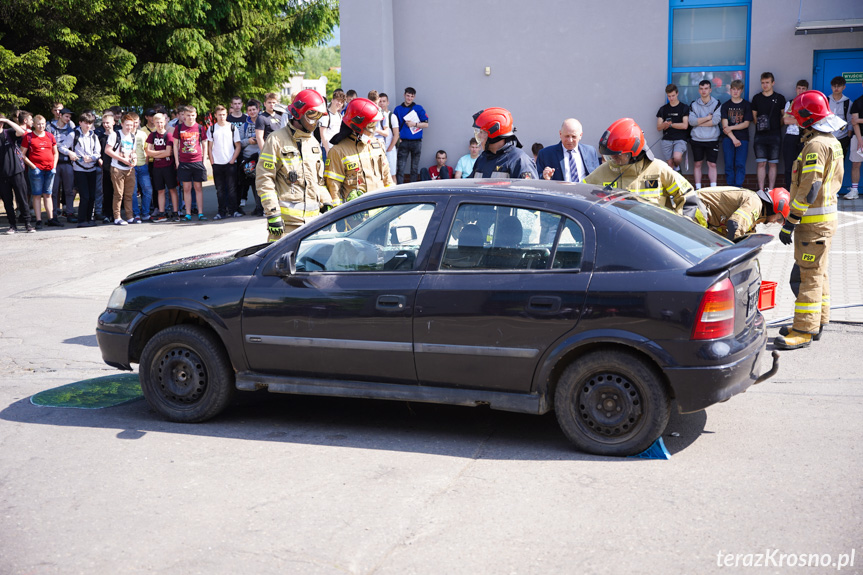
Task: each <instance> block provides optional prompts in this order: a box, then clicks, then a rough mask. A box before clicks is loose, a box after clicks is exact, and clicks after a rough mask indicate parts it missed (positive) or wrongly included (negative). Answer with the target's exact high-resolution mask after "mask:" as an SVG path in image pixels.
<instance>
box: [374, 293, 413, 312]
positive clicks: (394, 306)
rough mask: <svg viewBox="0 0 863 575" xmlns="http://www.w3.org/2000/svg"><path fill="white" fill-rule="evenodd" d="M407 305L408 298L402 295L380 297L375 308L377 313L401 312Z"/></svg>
mask: <svg viewBox="0 0 863 575" xmlns="http://www.w3.org/2000/svg"><path fill="white" fill-rule="evenodd" d="M407 305H408V298H406V297H405V296H403V295H381V296H378V302H377V305H376V306H375V307H376V308H377V309H378V311H401V310H403V309H405V307H407Z"/></svg>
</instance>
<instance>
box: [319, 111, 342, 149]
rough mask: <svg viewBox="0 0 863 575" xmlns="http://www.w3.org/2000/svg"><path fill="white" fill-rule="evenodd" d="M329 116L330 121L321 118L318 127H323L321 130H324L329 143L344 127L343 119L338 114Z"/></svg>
mask: <svg viewBox="0 0 863 575" xmlns="http://www.w3.org/2000/svg"><path fill="white" fill-rule="evenodd" d="M327 115H328V116H329V119H327V118H321V121H320V122H318V125H319V126H321V128H322V129H323V132H324V136H323V137H324V140H326V141H327V142H329V141H330V139H332V137H333V136H335V135H336V134H338V133H339V130H340V129H341V127H342V117H341V116H340V115H339V114H337V113H336V114H332V113H328V114H327ZM327 145H329V144H327Z"/></svg>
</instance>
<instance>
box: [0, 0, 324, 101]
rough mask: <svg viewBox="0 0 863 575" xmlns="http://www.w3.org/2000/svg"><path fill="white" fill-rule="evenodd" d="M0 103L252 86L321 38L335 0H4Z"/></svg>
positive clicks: (187, 96)
mask: <svg viewBox="0 0 863 575" xmlns="http://www.w3.org/2000/svg"><path fill="white" fill-rule="evenodd" d="M2 4H3V5H2V7H0V30H5V31H6V32H5V35H2V36H0V107H22V106H26V107H28V108H30V109H32V110H34V111H38V110H43V111H44V110H46V109H47V108H49V107H50V105H51V103H52V102H53V101H55V100H57V101H62V102H64V103H65V104H66V105H68V106H70V107H73V108H74V109H77V110H80V109H85V108H96V109H101V108H104V107H107V106H109V105H113V104H122V105H139V106H143V105H148V104H150V103H152V102H154V101H160V102H163V103H166V104H174V103H179V102H185V103H190V104H195V105H197V106H201V107H204V108H209V107H211V106H212V105H215V104H217V103H223V102H227V101H228V99H229V98H230V97H231V96H232V95H234V94H240V95H243V96H252V95H256V96H260V95H262V94H263V93H265V92H267V91H270V90H273V89H276V88H277V87H278V86H280V85H281V84H282V83H284V82H286V81H287V80H288V78H289V77H290V70H292V69H295V68H296V63H297V61H298V60H299V58H300V55H301V53H302V50H303V49H304V48H305V47H309V46H316V45H320V44H322V43H323V42H324V41H326V40H327V39H328V38H329V37H330V35H331V32H332V29H333V27H334V26H335V25H336V24H337V23H338V2H337V0H88V1H87V2H80V0H50V1H49V0H3V2H2Z"/></svg>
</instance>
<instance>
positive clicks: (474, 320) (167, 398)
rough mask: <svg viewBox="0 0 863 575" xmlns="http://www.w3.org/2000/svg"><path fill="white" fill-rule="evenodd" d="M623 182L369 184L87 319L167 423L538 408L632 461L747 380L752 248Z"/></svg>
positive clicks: (754, 364)
mask: <svg viewBox="0 0 863 575" xmlns="http://www.w3.org/2000/svg"><path fill="white" fill-rule="evenodd" d="M771 238H772V237H771V236H767V235H754V236H751V237H749V238H747V239H745V240H744V241H742V242H739V243H736V244H734V243H731V242H729V241H728V240H726V239H724V238H722V237H720V236H718V235H716V234H714V233H713V232H710V231H708V230H706V229H704V228H701V227H699V226H698V225H696V224H694V223H692V222H690V221H688V220H686V219H684V218H681V217H678V216H676V215H674V214H672V213H671V212H668V211H665V210H662V209H659V208H656V207H654V206H652V205H648V204H645V203H642V202H640V201H638V200H637V199H636V198H635V197H633V196H630V195H629V194H627V193H625V192H619V191H609V190H604V189H603V188H601V187H596V186H590V185H586V184H567V183H561V182H545V181H541V182H537V181H527V180H499V181H490V180H485V181H474V180H460V181H458V180H446V181H436V182H428V183H422V184H412V185H406V186H398V187H397V188H394V189H393V190H392V191H384V192H379V193H373V194H366V195H365V196H362V197H361V198H359V199H358V200H355V201H352V202H349V203H347V204H344V205H343V206H340V207H339V208H337V209H334V210H331V211H330V212H329V213H327V214H325V215H323V216H321V217H319V218H317V219H315V220H314V221H312V222H311V223H309V224H306V225H305V226H303V227H302V228H300V229H298V230H296V231H295V232H293V233H291V234H289V235H287V236H286V237H285V238H283V239H282V240H281V241H279V242H276V243H273V244H269V245H260V246H255V247H251V248H247V249H244V250H241V251H238V252H229V253H220V254H210V255H205V256H200V257H195V258H188V259H184V260H178V261H174V262H169V263H166V264H163V265H160V266H156V267H153V268H150V269H147V270H143V271H141V272H138V273H135V274H132V275H131V276H129V277H128V278H126V279H125V280H123V282H122V284H121V285H120V286H119V287H118V288H117V289H116V290H115V291H114V293H113V295H112V296H111V299H110V301H109V302H108V309H106V310H105V312H104V313H103V314H102V315H101V317H100V318H99V325H98V330H97V335H98V340H99V346H100V347H101V349H102V355H103V358H104V359H105V361H106V362H107V363H108V364H109V365H112V366H115V367H117V368H120V369H131V364H133V363H138V364H140V378H141V385H142V387H143V391H144V395H145V397H146V399H147V401H148V402H149V403H150V405H151V406H152V407H153V408H154V409H155V410H156V411H157V412H159V413H160V414H161V415H163V416H164V417H166V418H168V419H170V420H173V421H181V422H198V421H203V420H206V419H209V418H211V417H213V416H215V415H217V414H218V413H220V412H221V411H222V410H224V409H225V408H226V407H227V406H228V405H229V402H230V400H231V397H232V395H233V393H234V391H235V390H236V389H240V390H259V389H268V390H269V391H272V392H279V393H293V394H312V395H332V396H342V397H362V398H379V399H398V400H406V401H422V402H435V403H447V404H456V405H468V406H475V405H481V404H487V405H490V406H491V408H493V409H502V410H508V411H517V412H523V413H534V414H542V413H546V412H548V411H549V410H552V409H553V410H554V411H555V413H556V415H557V418H558V420H559V422H560V425H561V428H562V429H563V431H564V433H565V434H566V435H567V437H569V439H570V440H572V442H573V443H575V445H577V446H578V447H579V448H580V449H582V450H584V451H587V452H590V453H597V454H604V455H630V454H635V453H639V452H641V451H643V450H644V449H646V448H647V447H648V446H650V444H651V443H652V442H653V441H654V440H656V439H657V438H658V437H659V436H660V435H661V434H662V432H663V430H664V429H665V426H666V425H667V423H668V418H669V414H670V410H671V405H672V401H676V403H677V408H678V409H679V410H680V411H681V412H684V413H685V412H691V411H698V410H701V409H704V408H705V407H707V406H709V405H711V404H713V403H716V402H719V401H725V400H727V399H728V398H730V397H731V396H732V395H735V394H737V393H740V392H742V391H744V390H746V388H747V387H749V386H750V385H751V384H753V383H754V382H756V381H757V380H759V378H760V379H764V378H766V377H769V376H770V375H772V373H775V370H776V367H777V364H776V358H775V357H774V365H773V369H772V370H771V372H770V373H768V374H766V375H763V376H762V375H760V374H759V373H758V370H759V363H760V362H759V359H760V356H761V354H762V352H763V351H764V349H765V344H766V333H765V324H764V318H763V317H762V316H761V314H760V313H759V311H758V309H757V301H758V293H759V287H760V284H761V275H760V272H759V267H758V261H757V259H756V258H755V256H756V255H757V254H758V252H759V251H760V249H761V247H762V246H763V245H764V244H765V243H767V242H768V241H770V239H771Z"/></svg>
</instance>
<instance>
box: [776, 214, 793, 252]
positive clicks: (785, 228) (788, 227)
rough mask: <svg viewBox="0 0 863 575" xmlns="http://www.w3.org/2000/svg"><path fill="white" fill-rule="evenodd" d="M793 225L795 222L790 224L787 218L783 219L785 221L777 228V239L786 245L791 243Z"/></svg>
mask: <svg viewBox="0 0 863 575" xmlns="http://www.w3.org/2000/svg"><path fill="white" fill-rule="evenodd" d="M795 225H796V224H792V223H791V222H789V221H788V220H785V223H784V224H782V229H781V230H779V241H780V242H782V243H783V244H785V245H786V246H787V245H790V244H791V234H793V233H794V226H795Z"/></svg>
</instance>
